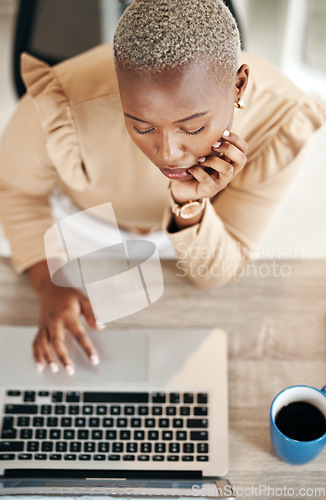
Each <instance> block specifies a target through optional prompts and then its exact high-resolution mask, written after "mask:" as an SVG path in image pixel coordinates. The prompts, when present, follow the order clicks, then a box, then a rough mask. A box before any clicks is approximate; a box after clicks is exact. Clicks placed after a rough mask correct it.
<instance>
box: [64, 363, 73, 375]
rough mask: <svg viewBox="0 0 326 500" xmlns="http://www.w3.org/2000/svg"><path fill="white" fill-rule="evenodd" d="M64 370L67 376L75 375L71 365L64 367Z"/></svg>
mask: <svg viewBox="0 0 326 500" xmlns="http://www.w3.org/2000/svg"><path fill="white" fill-rule="evenodd" d="M65 370H66V372H67V374H68V375H69V376H71V375H73V374H74V373H75V369H74V367H73V366H71V365H66V366H65Z"/></svg>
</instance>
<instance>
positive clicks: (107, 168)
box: [0, 0, 326, 374]
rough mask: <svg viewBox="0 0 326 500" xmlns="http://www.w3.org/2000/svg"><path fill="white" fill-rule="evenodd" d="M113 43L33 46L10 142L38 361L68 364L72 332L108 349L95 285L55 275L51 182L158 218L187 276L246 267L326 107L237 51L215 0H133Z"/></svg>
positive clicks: (124, 214) (131, 217)
mask: <svg viewBox="0 0 326 500" xmlns="http://www.w3.org/2000/svg"><path fill="white" fill-rule="evenodd" d="M113 49H114V50H113V52H114V58H113V55H112V50H111V46H110V45H104V46H100V47H97V48H95V49H93V50H90V51H88V52H86V53H85V54H82V55H80V56H78V57H75V58H72V59H70V60H67V61H65V62H63V63H61V64H59V65H57V66H55V67H53V68H50V67H48V66H47V65H46V64H44V63H42V62H41V61H38V60H36V59H34V58H32V57H30V56H27V55H25V56H23V59H22V75H23V79H24V81H25V84H26V87H27V89H28V92H27V95H26V96H24V97H23V99H22V100H21V101H20V103H19V105H18V108H17V111H16V113H15V115H14V116H13V118H12V120H11V122H10V123H9V126H8V128H7V130H6V132H5V134H4V136H3V140H2V145H1V150H0V189H1V190H0V208H1V218H2V222H3V225H4V229H5V231H6V234H7V237H8V239H9V241H10V243H11V247H12V253H13V262H14V265H15V267H16V269H17V270H18V271H19V272H22V271H25V270H26V271H27V272H28V274H29V277H30V279H31V281H32V284H33V286H34V288H35V290H36V292H37V294H38V296H39V300H40V321H39V330H38V333H37V335H36V338H35V341H34V344H33V350H34V357H35V361H36V363H37V367H38V369H39V370H43V369H44V367H45V366H46V364H49V366H50V368H51V370H52V371H53V372H56V371H58V369H59V366H58V362H57V359H59V361H60V362H61V363H62V365H63V366H64V367H65V369H66V371H67V373H68V374H72V373H73V372H74V365H73V362H72V360H71V358H70V356H69V353H68V351H67V348H66V345H65V331H67V330H68V331H69V332H70V333H71V334H72V335H73V336H74V337H75V339H76V340H77V341H78V342H79V343H80V345H81V347H82V348H83V349H84V351H85V352H86V354H87V356H88V357H89V359H90V361H91V362H92V363H93V364H97V363H98V362H99V358H98V353H97V352H96V350H95V347H94V346H93V344H92V343H91V341H90V340H89V338H88V336H87V333H86V330H85V328H84V326H83V325H82V323H81V315H83V316H84V317H85V318H86V320H87V322H88V324H89V325H90V326H91V327H92V328H95V329H96V328H98V326H97V325H96V322H95V319H94V316H93V313H92V309H91V306H90V303H89V301H88V299H87V298H86V297H84V296H83V295H82V294H81V293H80V292H79V291H78V290H75V289H74V288H69V287H67V288H61V287H57V286H55V285H54V284H53V283H52V282H51V279H50V276H49V272H48V267H47V264H46V260H45V254H44V249H43V237H44V234H45V232H46V231H47V229H48V228H49V227H50V226H51V225H52V224H53V221H52V215H51V207H50V204H49V196H50V194H51V193H52V191H53V189H54V188H56V187H59V188H60V190H61V191H62V192H63V193H64V194H65V195H67V196H68V197H69V198H70V199H71V200H72V202H73V203H74V204H75V205H76V206H77V207H78V208H79V209H86V208H88V207H93V206H98V205H100V204H102V203H106V202H111V203H112V205H113V209H114V211H115V215H116V217H117V221H118V224H119V226H120V227H121V228H123V229H126V230H128V231H130V232H132V233H137V232H138V233H144V232H151V233H152V232H155V231H158V230H159V229H160V228H162V229H163V230H164V232H165V234H167V235H168V237H169V239H170V241H171V242H172V243H173V246H174V248H175V252H176V255H177V258H178V262H177V267H178V269H179V272H180V274H181V275H184V276H187V277H188V278H189V279H190V280H191V281H192V282H193V283H194V284H195V285H196V286H199V287H202V288H204V287H210V286H218V285H223V284H225V283H228V282H230V281H232V280H233V279H235V278H236V276H237V275H238V274H239V273H241V271H242V270H243V268H244V266H245V265H246V263H247V262H248V259H249V257H250V250H251V248H252V247H254V246H256V245H257V243H258V242H259V239H260V238H261V236H262V234H263V232H264V230H265V228H266V226H267V225H268V223H269V221H270V220H271V219H272V217H273V215H274V213H275V212H276V211H277V209H278V207H279V205H280V203H281V202H282V200H283V199H284V196H285V194H286V191H287V189H288V187H289V186H290V185H291V183H292V181H293V179H294V178H295V176H296V174H297V172H298V169H299V164H300V162H301V154H300V153H301V151H302V150H303V147H304V145H305V143H306V142H307V139H308V138H309V137H310V136H311V134H312V133H313V131H314V130H316V129H318V128H319V127H320V126H321V125H322V124H323V123H325V121H326V112H325V109H323V108H322V106H321V105H319V104H318V103H317V102H315V101H313V100H312V99H310V98H308V97H307V96H306V95H304V94H303V93H302V92H301V91H300V90H299V89H298V88H297V87H296V86H295V85H294V84H293V83H291V82H290V81H289V80H287V79H286V78H285V77H284V76H283V75H282V74H281V73H280V72H279V71H278V70H276V69H275V68H274V67H272V66H271V65H269V64H268V63H266V62H264V61H263V60H261V59H259V58H257V57H255V56H252V55H249V54H240V40H239V33H238V29H237V26H236V23H235V21H234V19H233V18H232V16H231V15H230V13H229V11H228V10H227V8H226V7H225V5H224V4H223V2H222V1H221V0H157V1H156V2H153V1H152V0H134V1H133V3H132V4H131V6H130V7H129V8H128V9H127V10H126V11H125V13H124V15H123V16H122V18H121V20H120V22H119V25H118V27H117V30H116V33H115V38H114V47H113ZM249 67H250V73H251V75H250V78H249ZM244 102H245V109H242V108H243V107H244ZM98 216H99V218H101V217H102V218H104V217H105V216H104V215H103V214H101V213H99V214H98ZM108 222H110V221H108ZM56 256H57V257H59V256H60V252H59V249H57V248H56V246H55V242H54V243H53V251H52V257H53V258H55V257H56Z"/></svg>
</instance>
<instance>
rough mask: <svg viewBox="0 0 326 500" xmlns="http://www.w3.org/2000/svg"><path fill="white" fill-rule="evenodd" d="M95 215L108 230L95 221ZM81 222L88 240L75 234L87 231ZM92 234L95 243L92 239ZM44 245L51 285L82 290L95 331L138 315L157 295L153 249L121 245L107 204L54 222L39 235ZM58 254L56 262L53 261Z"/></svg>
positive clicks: (159, 282) (159, 283)
mask: <svg viewBox="0 0 326 500" xmlns="http://www.w3.org/2000/svg"><path fill="white" fill-rule="evenodd" d="M99 209H100V210H101V211H102V213H105V215H106V218H107V219H108V220H110V221H111V222H110V225H106V224H103V223H101V222H99V221H98V219H97V218H96V215H97V213H98V211H99ZM87 218H89V219H87ZM87 222H91V227H92V230H93V235H92V234H89V235H87V236H86V235H85V234H80V233H78V232H76V229H75V228H76V225H77V226H78V225H79V226H80V225H86V227H87ZM96 225H97V226H96ZM94 231H95V234H94ZM96 231H98V232H100V234H101V238H98V239H96V238H95V237H92V236H96ZM44 245H45V252H46V258H47V263H48V268H49V272H50V276H51V280H52V282H53V283H54V284H56V285H58V286H61V287H71V286H72V287H75V288H82V289H84V291H85V293H86V294H87V296H88V298H89V301H90V303H91V306H92V309H93V312H94V316H95V319H96V323H97V324H98V325H103V324H105V323H109V322H111V321H114V320H116V319H120V318H124V317H126V316H129V315H130V314H134V313H135V312H138V311H141V310H142V309H144V308H146V307H148V306H150V305H151V304H153V303H154V302H156V301H157V300H158V299H159V298H160V297H161V296H162V294H163V291H164V283H163V274H162V268H161V263H160V259H159V255H158V250H157V247H156V245H155V244H154V243H153V242H151V241H148V240H144V239H141V240H137V239H130V240H129V239H124V238H123V237H122V234H121V232H120V231H119V227H118V224H117V221H116V218H115V214H114V211H113V207H112V205H111V203H105V204H102V205H98V206H96V207H92V208H89V209H86V210H83V211H80V212H77V213H75V214H73V215H69V216H67V217H65V218H64V219H62V220H60V221H58V222H57V223H56V224H54V225H53V226H52V227H51V228H50V229H49V230H48V231H47V232H46V233H45V235H44ZM55 252H56V253H55ZM58 252H59V253H60V258H53V256H54V255H56V256H57V255H58ZM99 258H100V259H101V260H99ZM96 260H97V265H96V263H95V262H96ZM99 262H100V264H99Z"/></svg>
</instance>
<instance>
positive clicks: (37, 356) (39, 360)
mask: <svg viewBox="0 0 326 500" xmlns="http://www.w3.org/2000/svg"><path fill="white" fill-rule="evenodd" d="M41 335H42V330H39V331H38V332H37V334H36V335H35V338H34V341H33V345H32V348H33V357H34V360H35V363H36V370H37V371H38V372H39V373H41V372H43V371H44V368H45V365H46V363H45V359H44V356H43V352H42V348H41V345H40V336H41Z"/></svg>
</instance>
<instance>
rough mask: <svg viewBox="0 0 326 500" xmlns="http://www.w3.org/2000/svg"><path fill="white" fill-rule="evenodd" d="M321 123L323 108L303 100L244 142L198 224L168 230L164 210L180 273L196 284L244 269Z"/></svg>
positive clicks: (217, 282)
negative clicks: (260, 136)
mask: <svg viewBox="0 0 326 500" xmlns="http://www.w3.org/2000/svg"><path fill="white" fill-rule="evenodd" d="M325 123H326V110H325V108H323V107H322V106H321V105H320V104H319V103H318V102H316V101H314V100H310V99H309V98H307V99H306V100H303V101H302V102H301V103H300V105H299V106H298V105H296V106H294V107H293V109H292V110H291V111H288V112H287V113H286V114H285V116H284V119H282V121H281V122H280V123H279V125H278V129H277V130H273V133H270V134H269V135H267V136H266V138H265V140H262V141H261V144H260V146H259V147H254V148H252V149H251V150H250V144H249V152H248V162H247V164H246V166H245V167H244V169H243V170H242V171H241V172H240V173H239V174H238V176H237V177H236V178H235V179H234V180H233V181H232V182H231V183H230V184H229V185H228V186H227V188H225V189H224V190H223V191H221V192H220V193H218V195H217V196H216V197H215V198H213V199H212V200H210V202H209V203H208V204H207V206H206V209H205V212H204V215H203V217H202V220H201V222H200V223H199V224H196V225H194V226H191V227H188V228H186V229H182V230H180V231H177V232H170V230H169V227H170V224H171V220H172V213H171V209H170V208H168V209H167V210H166V212H165V215H164V220H163V229H164V230H165V232H166V233H167V234H168V236H169V238H170V239H171V241H172V243H173V245H174V247H175V250H176V254H177V259H178V262H177V268H178V269H179V270H180V276H187V277H188V278H189V279H190V281H191V282H192V283H193V284H194V285H196V286H197V287H199V288H210V287H214V286H221V285H225V284H227V283H229V282H231V281H233V280H234V279H236V278H237V277H238V276H241V274H243V273H244V270H245V268H246V266H247V264H248V263H249V262H250V258H251V255H252V251H253V250H255V248H256V247H257V245H258V244H259V242H260V240H261V239H262V236H263V235H264V233H265V231H266V230H267V229H268V227H269V225H270V223H271V221H272V220H273V219H274V217H275V215H276V214H277V212H278V210H279V209H280V207H281V205H282V202H283V200H284V198H285V196H286V194H287V192H288V190H289V188H290V186H291V184H292V183H293V181H294V180H295V178H296V176H297V175H298V173H299V172H300V171H301V166H302V164H303V160H304V156H305V151H306V146H307V141H308V139H309V138H310V137H311V135H312V134H313V132H314V131H315V130H317V129H318V128H320V127H321V126H322V125H323V124H325ZM253 143H254V141H253Z"/></svg>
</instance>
